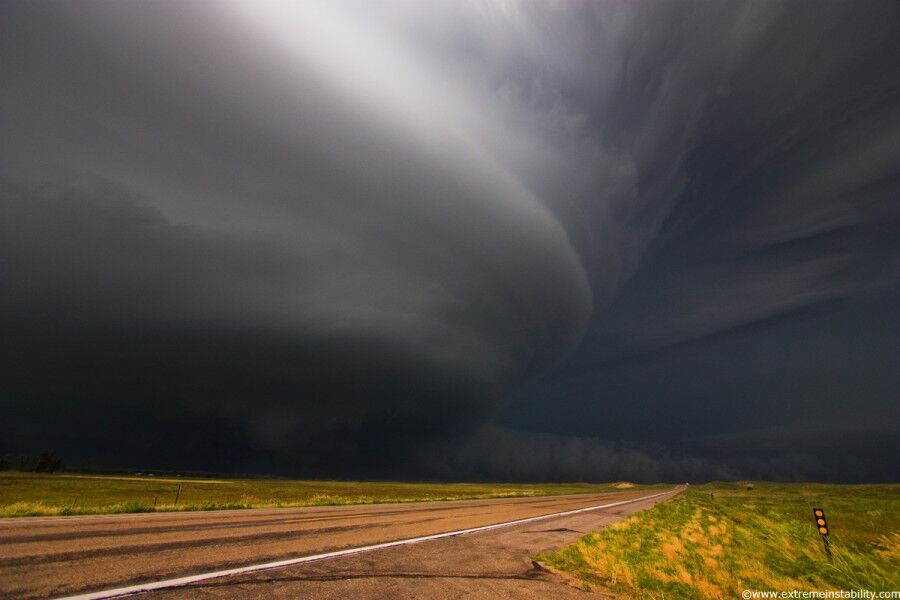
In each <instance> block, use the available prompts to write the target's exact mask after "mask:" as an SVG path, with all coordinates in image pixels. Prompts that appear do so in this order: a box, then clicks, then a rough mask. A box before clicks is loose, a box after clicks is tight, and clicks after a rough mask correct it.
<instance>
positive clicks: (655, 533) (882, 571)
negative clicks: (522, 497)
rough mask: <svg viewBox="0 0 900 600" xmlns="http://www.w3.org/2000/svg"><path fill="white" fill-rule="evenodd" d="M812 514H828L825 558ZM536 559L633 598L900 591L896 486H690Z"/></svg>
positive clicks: (899, 495)
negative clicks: (828, 550) (819, 511)
mask: <svg viewBox="0 0 900 600" xmlns="http://www.w3.org/2000/svg"><path fill="white" fill-rule="evenodd" d="M813 508H822V509H824V511H825V516H826V518H827V520H828V526H829V527H830V531H831V533H830V535H829V541H830V546H831V550H832V555H833V556H832V558H831V559H829V558H828V557H827V556H826V554H825V550H824V547H823V541H822V538H821V536H820V535H819V532H818V530H817V528H816V526H815V524H814V520H813V513H812V511H813ZM538 559H539V561H540V562H542V563H543V564H544V565H546V566H548V567H551V568H553V569H556V570H558V571H563V572H567V573H568V574H570V575H571V576H572V577H573V579H574V582H575V583H576V584H579V585H581V586H583V587H585V588H589V589H598V588H599V589H605V590H608V591H611V592H613V593H614V594H620V595H622V596H625V597H629V598H636V599H660V600H662V599H669V598H672V599H692V600H693V599H697V600H713V599H725V598H727V599H731V598H741V597H742V596H741V594H742V592H744V590H752V591H773V590H774V591H778V592H782V591H792V590H810V591H811V590H817V591H818V590H854V589H855V590H859V589H867V590H874V591H884V590H900V485H898V484H884V485H827V484H777V483H756V482H754V483H746V482H745V483H741V484H728V483H714V484H707V485H702V486H691V487H689V488H688V489H687V490H686V491H685V492H683V493H682V494H680V495H678V496H677V497H675V498H674V499H673V500H671V501H669V502H665V503H663V504H660V505H658V506H656V507H654V508H653V509H651V510H648V511H645V512H642V513H638V514H636V515H634V516H632V517H630V518H629V519H626V520H624V521H621V522H619V523H617V524H615V525H612V526H610V527H608V528H606V529H603V530H601V531H599V532H595V533H591V534H589V535H587V536H585V537H583V538H582V539H581V540H579V541H578V542H576V543H574V544H571V545H569V546H567V547H565V548H563V549H562V550H560V551H558V552H554V553H548V554H543V555H541V556H539V557H538Z"/></svg>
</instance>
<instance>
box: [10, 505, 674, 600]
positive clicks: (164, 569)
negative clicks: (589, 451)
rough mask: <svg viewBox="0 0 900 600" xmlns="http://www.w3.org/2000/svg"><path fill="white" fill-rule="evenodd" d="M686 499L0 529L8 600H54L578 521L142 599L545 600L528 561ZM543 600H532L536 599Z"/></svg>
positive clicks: (107, 520) (303, 512) (154, 518)
mask: <svg viewBox="0 0 900 600" xmlns="http://www.w3.org/2000/svg"><path fill="white" fill-rule="evenodd" d="M679 490H680V488H675V489H673V490H672V491H671V492H669V493H665V494H663V495H658V492H649V491H646V490H644V491H626V492H617V493H607V494H578V495H568V496H549V497H538V498H515V499H492V500H463V501H455V502H429V503H411V504H380V505H356V506H330V507H308V508H296V509H272V510H240V511H216V512H195V513H152V514H134V515H95V516H83V517H35V518H20V519H6V520H2V521H0V597H3V598H7V597H9V598H23V599H24V598H54V597H61V596H66V595H74V594H81V593H85V592H92V591H99V590H106V589H110V588H120V587H124V586H129V585H133V584H138V583H143V582H152V581H160V580H167V579H173V578H179V577H183V576H186V575H193V574H201V573H208V572H214V571H219V570H223V569H229V568H233V567H241V566H245V565H255V564H260V563H267V562H269V561H278V560H282V559H290V558H294V557H301V556H309V555H316V554H320V553H325V552H330V551H334V550H341V549H348V548H358V547H362V546H367V545H373V544H380V543H384V542H391V541H395V540H405V539H410V538H416V537H421V536H428V535H431V534H437V533H444V532H452V531H459V530H463V529H469V528H476V527H482V526H486V525H493V524H498V523H506V522H509V521H515V520H519V519H526V518H531V517H537V516H541V515H550V514H555V513H561V512H567V511H575V510H579V509H584V508H588V507H593V506H600V505H605V504H611V503H618V502H621V501H623V500H632V499H635V498H643V497H647V496H651V495H654V497H653V498H649V499H645V500H640V501H638V502H631V503H627V504H617V505H616V506H612V507H609V508H600V509H597V510H592V511H588V512H580V513H577V514H569V515H565V516H559V517H553V518H551V519H544V520H537V521H531V522H528V523H522V524H519V525H515V526H511V527H504V528H498V529H490V530H487V531H482V532H478V533H473V534H470V535H466V536H461V537H445V538H441V539H437V540H431V541H427V542H421V543H417V544H414V545H403V546H395V547H390V548H381V549H378V550H374V551H371V552H364V553H359V554H353V555H350V556H341V557H337V558H330V559H327V560H317V561H315V562H305V563H301V564H294V565H291V566H286V567H282V568H279V569H277V570H274V569H269V570H263V571H254V572H250V573H241V574H237V575H231V576H228V577H217V578H214V579H204V580H201V581H196V582H192V583H190V584H189V585H188V586H182V587H179V588H173V589H164V590H157V591H153V592H146V593H145V594H144V595H142V596H141V598H145V597H147V598H150V597H152V598H155V599H156V598H182V597H188V596H189V597H196V596H200V595H205V596H211V597H230V598H253V597H259V598H263V597H265V598H267V599H271V598H296V597H314V598H330V597H333V598H345V597H359V596H364V597H365V596H369V597H397V598H411V597H459V596H466V597H479V596H482V597H496V596H498V595H500V596H508V597H528V596H529V594H530V595H532V596H533V597H543V596H544V594H545V593H546V592H547V590H546V589H543V588H544V587H545V586H554V587H555V588H559V589H558V590H556V591H555V592H554V594H555V595H557V596H558V595H560V594H562V595H563V596H562V597H565V594H568V593H576V594H581V595H583V593H582V592H579V591H578V590H575V589H574V588H569V587H567V586H565V585H562V584H561V583H560V580H559V579H558V578H556V577H555V576H553V575H551V574H550V573H547V572H546V571H543V570H541V569H539V568H536V567H535V566H534V565H532V563H531V559H530V557H531V556H532V555H533V554H535V553H536V552H540V551H544V550H550V549H554V548H557V547H559V546H562V545H563V544H566V543H568V542H571V541H573V540H575V539H577V538H578V537H579V536H581V535H583V534H584V533H586V532H588V531H590V530H591V529H596V528H598V527H601V526H603V525H605V524H608V523H610V522H612V521H615V520H618V519H620V518H623V517H624V516H625V515H627V514H631V513H633V512H636V511H638V510H642V509H644V508H647V507H649V506H652V505H653V504H655V503H656V502H660V501H663V500H666V499H668V498H670V497H671V496H672V495H673V494H674V493H677V491H679ZM535 594H536V595H535Z"/></svg>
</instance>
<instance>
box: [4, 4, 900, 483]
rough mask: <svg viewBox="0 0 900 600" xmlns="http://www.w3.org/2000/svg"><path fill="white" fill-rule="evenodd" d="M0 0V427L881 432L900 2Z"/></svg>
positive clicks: (193, 441) (265, 436) (430, 448)
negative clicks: (0, 422) (216, 1)
mask: <svg viewBox="0 0 900 600" xmlns="http://www.w3.org/2000/svg"><path fill="white" fill-rule="evenodd" d="M0 11H2V22H0V27H2V31H0V78H2V86H0V133H2V136H3V139H4V144H3V148H2V151H0V176H2V178H3V182H2V188H0V192H2V205H0V208H2V240H0V243H2V253H3V261H2V267H0V268H2V271H0V276H2V280H3V294H2V297H0V309H2V315H3V316H2V317H0V318H2V326H3V331H4V335H3V342H2V352H3V357H4V361H3V362H4V366H3V369H4V373H3V376H4V377H3V380H4V391H3V395H4V403H5V409H6V412H7V414H9V415H11V416H12V418H10V419H5V420H4V428H3V432H2V433H3V435H4V439H5V440H6V443H7V446H8V447H9V448H10V449H18V448H25V447H29V446H37V445H56V446H59V447H62V448H64V449H65V450H66V451H68V452H71V453H74V455H75V456H76V457H80V458H77V459H78V460H84V461H92V462H97V463H102V462H108V463H109V462H118V463H119V464H124V463H129V462H130V463H131V464H138V463H148V462H154V461H158V464H168V465H184V466H194V465H199V466H209V467H213V468H229V469H258V470H266V469H277V470H283V471H293V472H297V473H300V472H303V473H311V474H316V473H318V474H328V473H352V474H359V473H362V474H399V475H411V474H412V475H414V474H428V475H433V476H441V477H458V476H476V477H505V478H529V479H534V478H542V477H544V478H546V477H550V478H555V479H564V478H579V479H583V478H622V479H629V478H632V479H638V478H640V479H647V480H649V479H655V478H679V479H684V478H703V477H713V476H714V477H732V476H733V477H740V476H746V475H754V476H779V477H790V478H803V477H807V476H811V475H815V476H816V477H849V476H851V474H854V475H853V476H859V473H861V472H865V473H868V476H869V477H876V478H877V477H881V478H885V477H887V478H889V477H890V476H892V474H894V475H895V474H896V473H897V471H898V468H900V465H898V464H897V463H896V461H894V462H888V463H887V464H885V465H884V466H883V468H880V469H868V470H867V469H863V468H861V466H860V465H865V464H867V461H869V459H870V457H871V456H872V455H873V453H877V452H879V451H888V452H893V450H894V449H897V445H898V443H897V439H898V436H897V435H896V433H897V430H896V427H897V423H900V415H898V414H897V403H896V394H895V390H896V389H897V385H898V384H900V381H898V380H897V376H896V373H898V372H900V364H898V361H897V358H896V350H895V349H896V346H897V341H898V340H900V327H898V325H900V314H898V309H897V308H896V306H897V302H896V300H897V299H898V297H900V294H898V289H900V275H898V273H900V241H898V236H897V232H898V231H900V206H898V202H897V198H898V197H900V193H898V192H900V179H898V173H900V168H898V167H900V109H898V106H900V87H898V77H897V75H896V74H897V73H898V72H900V42H898V41H897V39H896V36H895V35H893V31H892V30H891V27H890V26H888V25H887V24H889V23H892V22H896V19H897V17H898V16H900V14H898V13H900V8H898V6H897V5H896V4H895V3H889V2H885V3H869V4H866V5H865V6H854V5H851V4H850V3H839V2H826V3H804V2H794V3H778V2H746V3H743V2H721V3H706V4H700V3H685V2H667V3H659V2H652V3H650V2H648V3H640V2H597V3H578V2H571V3H560V4H552V3H548V4H541V3H509V4H502V5H501V4H498V5H492V4H479V3H474V4H459V3H446V4H442V3H415V2H395V3H369V2H337V3H321V4H313V3H286V2H285V3H281V2H229V3H224V4H220V5H215V6H214V5H210V4H208V3H202V2H184V3H178V4H177V5H172V4H167V3H137V2H119V3H115V4H109V3H105V4H101V3H93V2H78V3H74V4H72V3H66V4H62V3H59V4H55V3H42V4H37V3H15V2H7V3H4V4H3V6H2V8H0ZM535 378H537V379H535ZM510 398H513V399H514V400H510ZM504 406H505V407H506V408H505V409H503V412H502V414H500V416H499V417H497V416H495V415H496V414H497V410H498V409H501V408H502V407H504ZM492 419H499V421H500V422H502V423H505V424H506V425H507V426H508V427H514V428H518V429H520V430H527V431H529V432H533V433H526V432H523V431H518V432H517V431H514V430H510V429H504V428H497V427H495V426H492V425H490V424H489V423H490V422H491V420H492ZM486 423H487V425H486ZM810 431H828V432H830V434H829V435H830V437H832V438H834V437H838V436H840V435H847V436H850V437H852V436H857V437H858V438H862V439H868V440H869V442H868V443H867V444H862V443H847V444H844V445H842V446H841V447H842V448H846V449H847V457H845V458H841V459H840V460H835V462H834V471H833V472H830V473H829V472H822V471H817V470H816V468H817V467H816V464H817V463H816V462H815V461H814V460H811V459H810V457H811V456H814V455H816V454H822V453H823V452H825V453H827V452H826V451H825V450H823V447H822V445H821V444H819V442H818V439H819V438H818V437H817V436H815V435H811V434H809V432H810ZM748 432H755V433H752V434H748ZM759 432H763V433H759ZM867 432H868V433H870V434H871V435H867ZM573 436H574V437H573ZM748 436H749V437H748ZM857 437H854V438H853V439H857ZM492 439H493V440H495V443H490V442H489V441H488V440H492ZM761 439H765V440H767V441H766V442H765V443H760V440H761ZM791 439H793V440H796V441H794V442H786V441H785V440H791ZM613 440H615V441H613ZM651 440H652V441H651ZM852 448H856V450H853V449H852ZM751 449H752V452H750V450H751ZM898 454H900V453H897V452H894V453H893V455H898ZM111 456H112V457H111ZM628 473H631V474H632V476H631V477H629V476H628ZM563 474H564V475H563Z"/></svg>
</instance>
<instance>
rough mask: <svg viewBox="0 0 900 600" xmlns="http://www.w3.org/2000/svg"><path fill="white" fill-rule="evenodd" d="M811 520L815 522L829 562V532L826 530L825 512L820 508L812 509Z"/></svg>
mask: <svg viewBox="0 0 900 600" xmlns="http://www.w3.org/2000/svg"><path fill="white" fill-rule="evenodd" d="M813 518H814V519H815V520H816V529H818V531H819V535H821V536H822V544H823V545H824V546H825V554H826V555H827V556H828V560H831V543H830V542H829V541H828V534H829V533H830V532H831V530H830V529H828V520H827V519H826V518H825V511H824V510H822V509H821V508H814V509H813Z"/></svg>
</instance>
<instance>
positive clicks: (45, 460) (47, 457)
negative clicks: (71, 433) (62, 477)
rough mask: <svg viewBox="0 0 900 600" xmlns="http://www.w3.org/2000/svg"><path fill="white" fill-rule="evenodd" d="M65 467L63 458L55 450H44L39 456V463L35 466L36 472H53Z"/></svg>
mask: <svg viewBox="0 0 900 600" xmlns="http://www.w3.org/2000/svg"><path fill="white" fill-rule="evenodd" d="M64 468H65V464H64V463H63V459H62V457H61V456H59V455H58V454H57V453H56V452H54V451H53V450H44V451H43V452H41V453H40V454H39V455H38V457H37V463H36V464H35V466H34V471H35V473H53V472H54V471H61V470H63V469H64Z"/></svg>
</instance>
